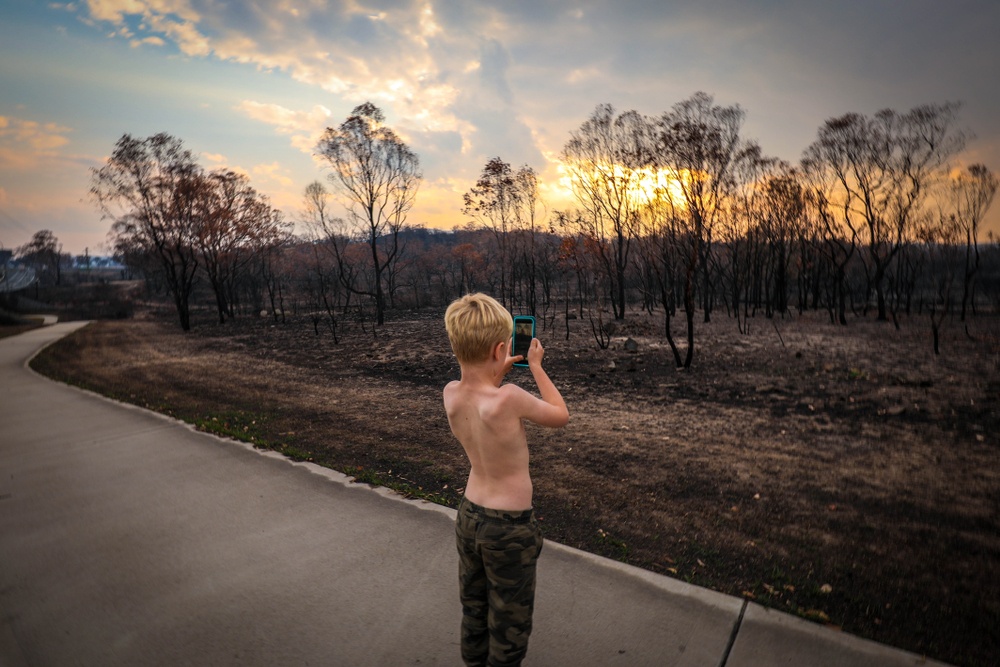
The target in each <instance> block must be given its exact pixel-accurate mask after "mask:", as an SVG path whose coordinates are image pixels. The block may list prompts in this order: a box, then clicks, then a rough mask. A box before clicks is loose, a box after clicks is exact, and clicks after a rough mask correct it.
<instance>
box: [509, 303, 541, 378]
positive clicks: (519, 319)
mask: <svg viewBox="0 0 1000 667" xmlns="http://www.w3.org/2000/svg"><path fill="white" fill-rule="evenodd" d="M519 324H520V325H521V326H520V327H518V325H519ZM529 324H530V325H531V333H530V334H528V325H529ZM519 328H520V331H521V333H520V336H519V335H518V329H519ZM534 337H535V318H534V317H532V316H531V315H515V316H514V331H513V332H512V340H513V341H514V346H513V350H511V353H510V356H512V357H516V356H517V355H519V354H523V355H524V360H522V361H517V362H514V365H515V366H517V367H518V368H527V367H528V348H529V347H530V346H531V339H532V338H534Z"/></svg>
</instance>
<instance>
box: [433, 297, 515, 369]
mask: <svg viewBox="0 0 1000 667" xmlns="http://www.w3.org/2000/svg"><path fill="white" fill-rule="evenodd" d="M444 326H445V328H446V329H447V330H448V340H450V341H451V349H452V350H453V351H454V352H455V357H457V358H458V361H459V363H477V362H480V361H486V360H487V359H489V356H490V353H491V352H492V351H493V348H494V347H496V344H497V343H506V342H507V341H508V340H509V339H510V336H511V330H512V329H513V327H514V320H513V318H511V316H510V313H508V312H507V309H506V308H504V307H503V306H501V305H500V304H499V303H498V302H497V300H496V299H494V298H493V297H491V296H487V295H486V294H481V293H476V294H466V295H465V296H463V297H462V298H461V299H457V300H456V301H453V302H452V304H451V305H450V306H448V310H447V311H446V312H445V314H444Z"/></svg>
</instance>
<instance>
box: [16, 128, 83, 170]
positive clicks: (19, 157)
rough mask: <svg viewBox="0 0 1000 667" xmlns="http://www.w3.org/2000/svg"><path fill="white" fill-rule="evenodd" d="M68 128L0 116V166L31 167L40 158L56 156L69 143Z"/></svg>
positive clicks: (37, 162)
mask: <svg viewBox="0 0 1000 667" xmlns="http://www.w3.org/2000/svg"><path fill="white" fill-rule="evenodd" d="M69 132H72V128H69V127H65V126H62V125H58V124H56V123H39V122H38V121H34V120H24V119H21V118H13V117H10V116H0V169H18V170H26V169H34V168H35V167H37V166H38V165H39V163H40V162H42V161H44V160H48V159H52V158H56V157H58V156H59V151H58V149H59V148H62V147H63V146H65V145H66V144H68V143H69V138H68V137H66V136H65V135H66V134H68V133H69Z"/></svg>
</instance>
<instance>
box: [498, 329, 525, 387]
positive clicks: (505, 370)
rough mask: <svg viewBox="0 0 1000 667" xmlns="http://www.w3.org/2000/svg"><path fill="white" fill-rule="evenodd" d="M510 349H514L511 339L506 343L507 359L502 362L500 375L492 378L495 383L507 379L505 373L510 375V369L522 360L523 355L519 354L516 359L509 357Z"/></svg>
mask: <svg viewBox="0 0 1000 667" xmlns="http://www.w3.org/2000/svg"><path fill="white" fill-rule="evenodd" d="M512 349H514V345H513V339H511V341H509V342H508V343H507V358H506V359H505V360H504V362H503V367H502V368H501V369H500V374H499V375H498V376H495V377H494V380H496V381H497V382H501V381H503V379H504V378H505V377H507V373H510V369H511V368H513V367H514V364H515V363H517V362H518V361H521V360H522V359H524V355H523V354H519V355H517V356H516V357H512V356H510V351H511V350H512ZM529 355H530V352H529Z"/></svg>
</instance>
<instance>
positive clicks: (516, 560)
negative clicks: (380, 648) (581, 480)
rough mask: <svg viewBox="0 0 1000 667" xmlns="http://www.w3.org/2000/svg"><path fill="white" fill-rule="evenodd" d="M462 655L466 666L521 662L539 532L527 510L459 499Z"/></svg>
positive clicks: (496, 666) (539, 546) (532, 599)
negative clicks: (497, 507)
mask: <svg viewBox="0 0 1000 667" xmlns="http://www.w3.org/2000/svg"><path fill="white" fill-rule="evenodd" d="M455 535H456V537H457V541H458V558H459V566H458V578H459V586H460V590H459V594H460V596H461V599H462V659H463V660H464V661H465V664H466V665H469V667H487V666H488V667H500V666H501V665H504V666H506V665H520V664H521V661H522V660H523V659H524V654H525V653H526V652H527V650H528V636H529V635H530V634H531V614H532V611H533V610H534V607H535V563H536V562H537V560H538V554H540V553H541V552H542V535H541V533H540V532H539V530H538V523H537V522H536V521H535V515H534V512H533V511H532V510H526V511H524V512H504V511H501V510H492V509H487V508H485V507H480V506H479V505H475V504H473V503H471V502H469V501H468V500H466V499H464V498H463V499H462V504H461V505H459V507H458V518H457V519H456V521H455Z"/></svg>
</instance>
